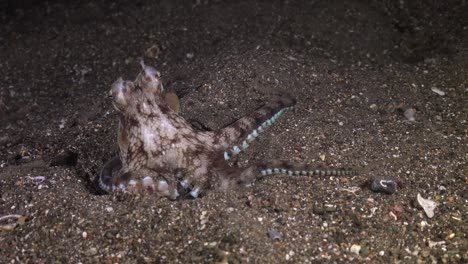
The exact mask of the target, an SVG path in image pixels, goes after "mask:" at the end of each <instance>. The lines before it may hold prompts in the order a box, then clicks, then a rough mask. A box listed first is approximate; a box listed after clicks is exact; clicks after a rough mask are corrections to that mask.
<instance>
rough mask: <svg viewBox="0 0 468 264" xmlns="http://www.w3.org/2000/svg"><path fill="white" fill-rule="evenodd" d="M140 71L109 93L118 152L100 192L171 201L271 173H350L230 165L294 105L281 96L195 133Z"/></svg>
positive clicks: (150, 75)
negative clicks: (222, 124)
mask: <svg viewBox="0 0 468 264" xmlns="http://www.w3.org/2000/svg"><path fill="white" fill-rule="evenodd" d="M142 67H143V70H142V71H141V72H140V74H139V75H138V76H137V78H136V80H135V81H133V82H132V81H124V80H123V79H121V78H120V79H118V80H117V81H116V82H115V83H114V84H113V85H112V87H111V90H110V94H111V96H112V98H113V105H114V107H115V109H116V110H117V112H118V117H119V130H118V145H119V150H120V153H119V157H116V158H114V159H112V160H110V161H109V162H107V163H106V164H105V165H104V167H103V168H102V170H101V173H100V175H99V176H98V178H97V181H98V185H99V187H100V188H101V189H103V190H104V191H107V192H111V191H114V190H116V189H135V190H140V191H141V190H142V191H145V192H149V193H156V194H159V195H162V196H166V197H168V198H170V199H176V198H177V197H178V196H179V193H180V191H185V190H187V192H189V193H190V194H191V196H193V197H197V196H198V195H199V194H200V193H201V192H202V191H205V190H207V189H210V188H218V189H224V190H225V189H228V188H230V187H232V186H235V185H239V184H245V183H250V182H252V181H254V180H255V179H256V178H259V177H262V176H265V175H269V174H273V173H287V174H289V175H293V174H295V175H300V174H303V175H314V174H317V175H322V174H323V175H349V174H352V173H353V171H351V170H329V171H326V170H315V169H313V168H309V166H307V165H297V164H292V163H289V162H283V161H269V162H265V163H263V164H257V165H253V166H250V167H248V168H238V167H236V166H230V165H229V163H228V162H227V160H229V159H231V158H232V156H234V155H237V154H239V153H240V152H241V151H243V150H245V149H246V148H247V147H248V146H249V144H250V143H251V142H252V141H253V140H254V139H255V138H256V137H257V136H258V135H259V134H260V133H262V132H263V131H264V130H265V129H266V128H267V127H268V126H270V125H271V124H272V123H273V122H274V121H276V119H277V118H278V117H279V116H280V115H281V114H282V113H283V112H284V111H285V110H287V109H290V108H292V107H293V106H294V105H295V103H296V101H295V100H294V99H293V98H291V97H290V96H282V97H281V98H280V99H278V100H276V101H273V102H271V103H268V104H266V105H265V106H263V107H260V108H259V109H257V110H256V111H254V112H253V113H251V114H250V115H247V116H245V117H243V118H241V119H239V120H237V121H235V122H234V123H232V124H230V125H228V126H227V127H225V128H223V129H221V130H219V131H216V132H211V131H208V132H207V131H198V130H196V129H194V128H193V127H192V126H191V125H190V124H189V123H188V122H187V121H186V120H185V119H184V118H183V117H181V116H180V115H179V114H177V113H176V112H174V111H173V110H172V109H171V108H170V107H169V106H168V104H167V103H166V101H165V100H164V98H163V95H162V91H163V87H162V83H161V80H160V74H159V72H157V71H156V70H155V69H154V68H152V67H149V66H146V65H144V64H142Z"/></svg>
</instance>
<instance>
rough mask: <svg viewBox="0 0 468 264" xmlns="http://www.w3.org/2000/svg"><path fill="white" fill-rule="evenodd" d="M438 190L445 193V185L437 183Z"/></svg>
mask: <svg viewBox="0 0 468 264" xmlns="http://www.w3.org/2000/svg"><path fill="white" fill-rule="evenodd" d="M439 191H440V192H441V193H445V192H447V188H446V187H445V186H443V185H439Z"/></svg>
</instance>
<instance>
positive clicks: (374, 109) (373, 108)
mask: <svg viewBox="0 0 468 264" xmlns="http://www.w3.org/2000/svg"><path fill="white" fill-rule="evenodd" d="M369 108H370V110H372V111H377V109H378V107H377V105H376V104H371V105H370V106H369Z"/></svg>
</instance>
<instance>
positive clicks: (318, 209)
mask: <svg viewBox="0 0 468 264" xmlns="http://www.w3.org/2000/svg"><path fill="white" fill-rule="evenodd" d="M312 212H313V213H314V214H316V215H324V214H325V208H323V207H314V209H312Z"/></svg>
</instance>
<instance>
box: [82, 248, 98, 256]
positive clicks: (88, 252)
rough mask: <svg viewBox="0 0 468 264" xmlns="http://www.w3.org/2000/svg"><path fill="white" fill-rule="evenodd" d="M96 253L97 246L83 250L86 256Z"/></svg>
mask: <svg viewBox="0 0 468 264" xmlns="http://www.w3.org/2000/svg"><path fill="white" fill-rule="evenodd" d="M97 253H98V250H97V248H95V247H92V248H90V249H88V250H87V251H86V252H85V255H86V256H88V257H92V256H94V255H96V254H97Z"/></svg>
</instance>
